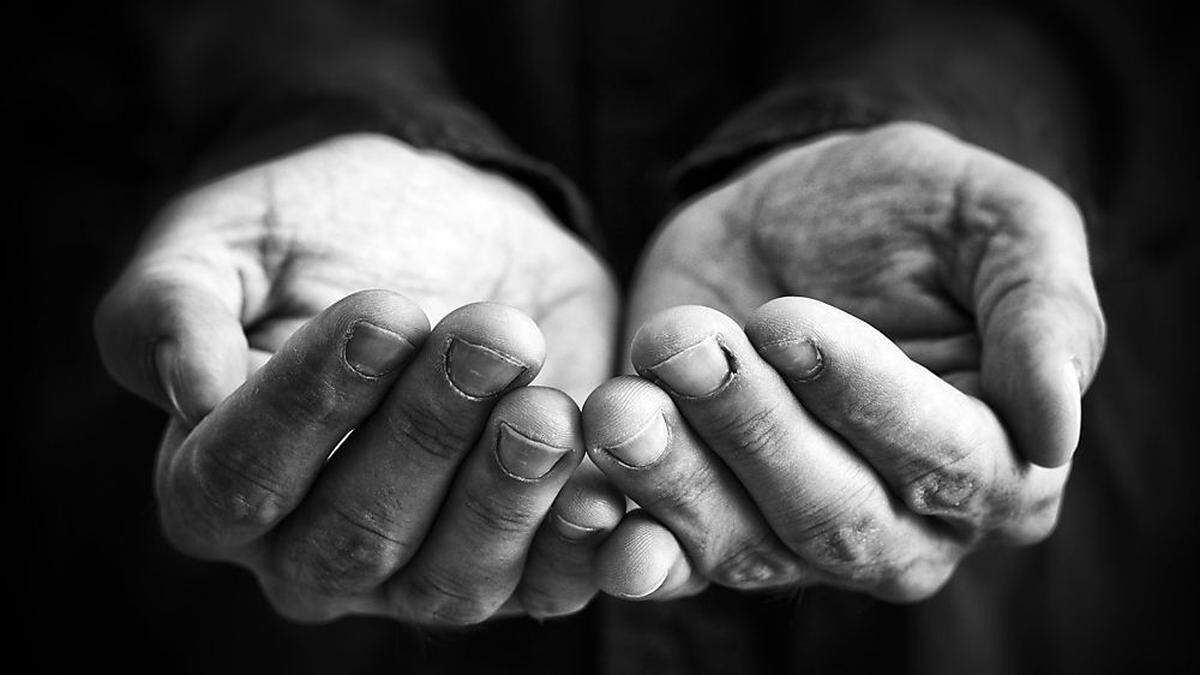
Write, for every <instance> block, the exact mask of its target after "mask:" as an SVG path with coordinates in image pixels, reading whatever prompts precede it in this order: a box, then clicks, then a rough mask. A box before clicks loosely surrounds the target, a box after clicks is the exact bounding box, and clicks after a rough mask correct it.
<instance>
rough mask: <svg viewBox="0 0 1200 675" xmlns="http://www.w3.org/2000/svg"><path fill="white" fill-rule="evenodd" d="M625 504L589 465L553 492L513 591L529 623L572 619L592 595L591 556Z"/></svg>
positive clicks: (591, 465) (592, 572)
mask: <svg viewBox="0 0 1200 675" xmlns="http://www.w3.org/2000/svg"><path fill="white" fill-rule="evenodd" d="M624 514H625V498H624V497H623V496H622V495H621V493H620V492H617V490H616V489H615V488H614V487H613V486H612V484H611V483H609V482H608V481H607V480H606V479H605V478H604V474H602V473H600V471H599V470H598V469H597V468H596V467H595V466H594V465H593V464H592V463H591V462H589V461H587V460H586V459H585V460H584V462H583V464H582V465H581V466H580V467H579V468H578V469H577V470H576V471H575V473H574V474H573V475H572V476H571V478H570V480H568V481H567V484H566V486H565V487H563V489H562V491H561V492H559V494H558V497H557V498H555V500H554V505H553V506H552V507H551V508H550V514H549V515H548V516H547V517H546V520H545V521H544V522H543V523H542V525H541V527H540V528H539V529H538V533H537V536H536V537H535V538H534V540H533V546H532V547H531V548H530V550H529V558H528V559H527V560H526V561H525V572H524V574H523V576H522V577H521V583H520V585H519V586H517V592H516V597H517V598H519V600H520V606H521V607H523V608H524V609H525V611H526V612H527V613H528V614H529V615H530V616H533V617H534V618H547V617H552V616H562V615H565V614H573V613H575V612H577V611H579V610H581V609H583V608H584V607H585V606H586V605H587V603H588V601H590V600H591V599H592V596H594V595H595V594H596V591H597V586H596V570H595V557H596V550H597V549H598V548H599V546H600V544H601V542H603V541H604V539H605V537H607V536H608V534H609V533H610V532H612V530H613V529H614V528H615V527H616V526H617V524H618V523H620V522H621V517H622V516H623V515H624Z"/></svg>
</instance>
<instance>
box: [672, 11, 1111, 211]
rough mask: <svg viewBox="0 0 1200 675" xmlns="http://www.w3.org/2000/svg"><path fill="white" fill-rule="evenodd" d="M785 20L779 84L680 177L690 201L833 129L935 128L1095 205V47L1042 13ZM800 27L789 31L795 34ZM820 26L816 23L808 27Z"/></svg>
mask: <svg viewBox="0 0 1200 675" xmlns="http://www.w3.org/2000/svg"><path fill="white" fill-rule="evenodd" d="M837 6H838V8H837V9H834V10H831V11H830V13H829V14H828V15H826V16H823V17H820V18H819V19H814V20H813V21H811V22H809V24H803V22H804V20H805V18H804V17H801V16H796V17H790V18H788V17H781V18H782V19H783V20H782V22H781V23H782V24H783V25H781V26H780V31H781V32H782V33H783V36H782V37H781V40H780V41H781V42H786V41H787V33H788V32H789V31H792V32H794V33H795V34H798V35H803V36H804V38H803V39H794V40H793V41H792V42H793V43H794V44H796V47H795V48H791V49H790V50H788V49H785V52H789V53H787V56H788V57H790V58H788V59H787V60H786V66H785V67H784V68H783V69H782V71H783V73H782V76H781V77H780V78H779V80H778V83H777V85H776V86H775V87H774V88H773V89H771V90H770V91H768V92H767V93H766V94H765V95H763V96H761V98H759V99H757V100H755V101H753V102H751V103H750V104H749V105H748V106H746V107H745V108H743V109H742V110H741V111H740V112H738V113H736V114H735V115H734V116H733V117H732V119H730V120H729V121H728V122H727V123H725V124H724V125H722V126H721V127H720V128H718V129H717V130H716V132H715V133H713V134H712V135H711V136H710V137H709V138H708V139H707V140H706V141H704V142H703V143H702V144H701V146H700V147H699V148H697V149H696V150H695V151H693V152H692V153H691V154H690V155H689V156H688V157H687V158H686V159H685V160H684V162H683V163H682V164H681V166H680V167H678V168H677V170H676V173H675V179H676V182H675V185H676V188H677V192H678V194H679V196H681V197H686V196H688V195H691V194H694V193H696V192H698V191H700V190H703V189H705V188H707V187H710V186H711V185H713V184H715V183H716V182H718V181H720V180H722V179H724V178H725V177H726V176H728V175H729V174H730V173H731V172H732V171H734V170H735V169H737V168H738V167H739V166H741V165H742V164H744V163H745V162H746V161H748V160H750V159H752V158H753V157H755V156H757V155H760V154H762V153H764V152H767V151H769V150H771V149H773V148H776V147H778V146H780V145H783V144H789V143H796V142H799V141H803V140H804V139H807V138H810V137H813V136H816V135H819V134H822V133H825V132H830V131H835V130H842V129H856V128H863V127H870V126H874V125H878V124H883V123H887V122H893V121H901V120H909V121H919V122H926V123H929V124H932V125H935V126H937V127H939V128H942V129H944V130H946V131H948V132H950V133H952V134H955V135H956V136H958V137H960V138H962V139H964V140H966V141H969V142H971V143H975V144H977V145H980V146H982V147H985V148H988V149H990V150H993V151H995V152H998V153H999V154H1001V155H1004V156H1006V157H1008V158H1009V159H1012V160H1013V161H1015V162H1017V163H1019V164H1022V165H1023V166H1026V167H1028V168H1030V169H1033V170H1035V171H1038V172H1039V173H1041V174H1042V175H1044V176H1046V177H1047V178H1049V179H1050V180H1052V181H1054V182H1055V183H1057V184H1058V185H1059V186H1061V187H1062V188H1064V189H1065V190H1067V191H1068V192H1069V193H1070V194H1072V196H1073V197H1075V198H1076V199H1077V200H1078V201H1080V203H1081V204H1085V205H1086V204H1089V203H1090V202H1091V200H1092V197H1093V196H1094V194H1095V193H1096V192H1097V190H1098V185H1099V184H1100V183H1101V182H1102V180H1103V177H1102V176H1100V175H1099V173H1100V171H1099V167H1100V166H1102V165H1104V164H1105V161H1101V159H1103V158H1102V157H1101V155H1103V154H1104V151H1105V148H1103V147H1099V146H1101V145H1102V143H1099V142H1098V141H1099V139H1098V137H1099V136H1102V135H1103V134H1102V132H1100V131H1099V130H1100V129H1102V128H1103V126H1104V125H1105V123H1106V119H1102V118H1104V115H1103V114H1100V113H1104V112H1107V111H1108V107H1106V106H1107V103H1104V102H1101V101H1100V100H1098V99H1101V98H1103V94H1102V93H1100V90H1101V89H1102V87H1101V86H1099V85H1097V84H1096V82H1095V78H1094V77H1093V73H1091V72H1090V70H1089V64H1091V61H1090V60H1089V59H1090V56H1089V55H1088V54H1087V45H1086V39H1085V38H1084V37H1083V36H1079V35H1075V34H1074V33H1073V32H1072V30H1071V26H1070V25H1069V22H1066V21H1064V20H1063V18H1064V17H1062V16H1060V15H1056V14H1053V13H1050V12H1045V11H1044V10H1032V9H1029V8H1011V7H1010V8H1002V7H999V6H996V5H994V4H984V3H980V2H969V1H965V0H964V1H960V2H946V3H936V2H923V3H917V2H886V3H871V2H855V1H854V0H842V1H841V2H839V3H837ZM789 21H791V22H792V25H790V26H789V25H788V22H789ZM810 24H815V25H810Z"/></svg>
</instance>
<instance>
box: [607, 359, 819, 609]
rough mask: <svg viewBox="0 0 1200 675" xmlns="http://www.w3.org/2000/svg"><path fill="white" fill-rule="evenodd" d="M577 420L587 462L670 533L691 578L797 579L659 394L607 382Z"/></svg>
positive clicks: (750, 509) (632, 381)
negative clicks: (684, 557) (697, 575)
mask: <svg viewBox="0 0 1200 675" xmlns="http://www.w3.org/2000/svg"><path fill="white" fill-rule="evenodd" d="M583 419H584V438H585V439H586V443H587V448H588V453H589V455H590V456H591V457H592V459H593V461H595V463H596V465H597V466H599V467H600V468H601V469H602V470H603V471H604V472H605V473H606V474H608V476H609V477H610V479H611V480H612V481H613V483H614V484H616V486H617V487H618V488H619V489H620V490H621V491H622V492H624V493H625V494H627V495H629V497H630V498H632V499H633V500H634V501H635V502H637V503H638V504H639V505H640V506H642V507H643V508H644V509H646V510H647V511H648V512H649V513H650V514H652V515H653V516H654V517H655V519H656V520H658V521H659V522H660V523H662V524H663V525H665V526H667V528H668V529H670V530H671V532H672V534H674V536H675V538H676V539H677V540H678V541H679V542H680V543H681V544H682V545H683V547H684V549H685V550H686V551H687V553H688V555H689V557H690V559H691V561H692V563H693V564H694V565H695V567H696V570H697V572H699V573H700V574H703V575H704V576H705V577H706V578H708V579H710V580H712V581H715V582H717V583H719V584H722V585H725V586H731V587H734V588H762V587H767V586H775V585H782V584H792V583H796V582H798V581H800V580H801V578H802V572H803V567H804V566H803V565H802V564H801V562H800V561H799V559H797V557H796V556H795V555H794V554H793V553H792V552H791V551H789V550H788V549H787V547H786V546H784V545H783V543H782V542H780V541H779V538H778V537H776V536H775V534H774V532H772V531H771V528H770V526H768V525H767V523H766V521H764V520H763V517H762V515H761V514H760V513H759V511H758V507H757V506H756V505H755V504H754V501H753V500H752V499H751V498H750V496H749V495H748V494H747V493H746V491H745V490H744V489H743V488H742V486H741V484H740V483H738V481H737V478H736V477H735V476H734V475H733V474H732V473H731V472H730V471H729V469H728V468H727V467H726V466H725V464H724V463H723V462H722V461H721V460H720V458H718V457H717V456H716V455H715V454H713V453H712V451H710V450H708V448H706V447H704V444H703V443H702V442H701V441H699V440H698V439H697V438H696V437H695V436H694V435H693V433H692V432H691V430H690V429H689V428H688V425H687V424H686V423H685V422H684V420H683V417H682V416H681V415H680V414H679V411H678V410H677V409H676V408H675V404H674V403H672V402H671V399H670V397H669V396H667V395H666V394H665V393H664V392H663V391H662V390H661V389H659V388H658V387H656V386H654V385H653V384H651V383H650V382H648V381H646V380H644V379H642V378H640V377H619V378H616V379H613V380H609V381H608V382H606V383H604V384H603V385H601V386H600V387H599V388H598V389H597V390H596V391H595V392H594V393H593V394H592V395H591V396H590V397H589V398H588V400H587V403H586V404H585V405H584V410H583Z"/></svg>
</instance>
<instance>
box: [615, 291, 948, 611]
mask: <svg viewBox="0 0 1200 675" xmlns="http://www.w3.org/2000/svg"><path fill="white" fill-rule="evenodd" d="M632 357H633V364H634V367H635V368H637V370H638V372H639V373H641V374H642V375H643V376H645V377H648V378H654V379H655V380H657V381H658V382H659V383H661V384H660V386H663V387H664V388H665V389H666V390H667V391H668V392H669V393H670V394H671V397H672V399H673V400H674V402H675V405H676V406H678V407H679V409H680V411H681V412H682V413H683V414H684V417H685V418H686V419H687V421H688V424H689V425H691V427H692V428H693V429H694V430H695V431H696V434H697V436H699V437H700V438H701V439H702V440H703V441H704V442H705V443H706V444H707V445H708V447H709V448H710V449H712V450H713V451H714V452H715V453H716V454H717V455H718V456H720V458H721V459H722V460H723V461H724V462H725V464H726V465H728V466H729V467H730V469H732V471H733V473H734V474H735V475H736V476H737V477H738V479H739V480H740V482H741V484H742V485H743V486H744V487H745V488H746V490H747V492H749V494H750V495H751V497H752V498H753V499H754V501H755V503H756V504H757V505H758V507H759V509H760V511H761V512H762V513H763V515H764V516H765V518H766V520H767V522H768V523H769V524H770V525H771V527H772V529H773V530H774V531H775V533H776V534H777V535H778V536H779V537H780V539H781V540H782V541H783V542H784V543H785V544H786V545H788V547H789V548H790V549H791V550H792V551H794V552H795V553H797V554H798V555H799V556H800V557H801V558H803V559H804V560H805V561H807V562H808V563H810V564H811V565H813V566H814V567H816V568H817V569H818V570H819V571H822V572H824V573H825V574H824V576H825V577H827V578H829V579H832V580H833V581H835V582H836V583H838V584H840V585H842V586H847V587H851V588H861V589H864V590H870V591H871V592H873V593H876V594H878V595H881V596H884V597H889V598H894V599H912V598H916V597H925V596H927V595H928V594H929V593H932V592H933V590H935V589H936V588H937V587H939V586H940V585H941V583H943V582H944V581H945V579H946V578H947V576H948V574H949V572H950V570H951V569H952V565H953V563H954V562H955V561H956V560H957V557H958V556H959V555H960V546H959V545H958V544H957V543H956V542H954V541H952V540H950V539H949V538H947V537H945V536H944V535H943V534H941V533H939V532H937V531H935V530H934V529H933V528H931V527H930V524H929V523H927V522H926V521H925V520H923V519H921V518H920V517H918V516H916V515H915V514H912V513H910V512H908V510H907V509H906V508H905V507H904V506H903V505H902V504H899V503H897V502H895V501H894V500H893V499H891V497H890V495H889V494H888V492H887V490H886V489H885V487H884V486H883V485H882V484H881V483H880V481H879V479H878V478H877V476H876V475H875V473H874V471H873V470H872V469H871V467H870V465H868V464H867V463H866V461H865V460H863V459H862V458H861V457H859V456H858V455H857V454H856V453H855V452H854V451H853V450H851V449H850V448H848V447H847V446H846V445H845V443H844V442H842V441H841V440H840V439H839V438H837V437H836V436H835V435H834V434H832V433H831V432H830V431H829V430H828V429H826V428H825V427H824V426H822V425H821V424H820V423H818V422H817V421H816V420H814V419H813V418H812V416H811V415H810V414H809V413H808V412H806V411H805V410H804V409H803V408H802V407H801V406H800V404H799V403H798V402H797V401H796V399H795V397H794V396H793V394H792V392H791V391H790V390H789V389H788V388H787V385H786V384H785V383H784V382H783V380H782V379H781V378H780V377H779V374H778V373H776V372H775V370H774V369H772V368H771V367H770V366H769V365H768V364H767V363H765V362H764V361H763V360H762V358H761V357H759V356H758V354H757V353H756V352H755V351H754V348H753V347H752V346H751V345H750V343H749V341H748V340H747V339H746V336H745V334H744V333H743V332H742V330H741V328H740V327H739V326H738V325H737V324H735V323H734V322H733V321H732V320H731V319H730V318H729V317H727V316H725V315H723V314H721V313H719V312H717V311H715V310H711V309H708V308H705V307H695V306H684V307H676V308H674V309H671V310H667V311H665V312H662V313H660V314H658V315H656V316H655V317H653V318H651V319H650V320H649V321H648V322H647V323H646V324H644V325H643V326H642V327H641V328H640V329H639V330H638V332H637V335H636V336H635V337H634V341H633V347H632Z"/></svg>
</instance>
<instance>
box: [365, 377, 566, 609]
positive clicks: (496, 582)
mask: <svg viewBox="0 0 1200 675" xmlns="http://www.w3.org/2000/svg"><path fill="white" fill-rule="evenodd" d="M582 458H583V442H582V438H581V432H580V428H579V408H578V407H576V406H575V403H574V401H572V400H571V399H570V397H568V396H567V395H566V394H564V393H562V392H560V391H558V390H555V389H548V388H543V387H525V388H522V389H518V390H516V391H514V392H512V393H510V394H508V395H507V396H505V397H504V399H503V400H502V401H501V402H500V403H499V404H498V405H497V406H496V410H495V412H494V413H493V414H492V418H491V419H490V420H489V421H488V426H487V429H486V431H485V432H484V434H483V436H482V438H481V439H480V442H479V445H478V446H477V447H476V449H475V451H474V452H473V453H472V454H471V456H470V458H468V460H467V461H466V463H465V464H464V466H463V467H462V471H461V472H460V474H459V476H458V477H457V478H456V479H455V482H454V486H453V488H452V490H451V492H450V494H449V495H448V496H447V498H446V501H445V504H444V506H443V508H442V511H441V513H439V514H438V519H437V522H436V524H435V525H434V527H433V529H432V530H431V531H430V533H429V535H428V537H427V538H426V539H425V541H424V542H423V543H422V545H421V550H420V551H419V552H418V553H417V555H416V556H415V557H414V558H413V559H412V561H411V562H410V563H409V564H408V565H407V566H406V567H405V568H404V569H403V570H401V571H400V573H399V574H397V575H396V577H395V578H393V579H392V580H391V581H389V582H388V585H387V588H386V591H385V592H386V594H387V598H388V601H389V603H390V605H391V606H392V607H394V608H395V609H396V611H397V613H398V614H399V616H400V617H401V619H402V620H409V621H415V622H417V623H422V624H435V625H437V624H440V625H455V626H462V625H470V624H475V623H479V622H481V621H484V620H485V619H487V618H489V617H491V616H492V614H494V613H495V612H496V610H497V609H499V608H500V606H501V605H503V604H504V601H505V600H507V599H508V598H509V596H511V595H512V593H513V591H514V590H515V589H516V586H517V583H518V582H519V581H520V578H521V571H522V569H523V567H524V563H525V558H526V554H527V552H528V550H529V546H530V544H532V542H533V538H534V535H535V533H536V532H537V529H538V526H539V525H540V524H541V522H542V520H543V519H544V518H545V516H546V513H547V512H548V511H549V510H550V505H551V504H552V503H553V502H554V498H555V497H556V496H557V495H558V492H559V490H560V489H561V488H562V486H563V485H564V484H565V483H566V481H567V479H568V478H569V477H570V475H571V472H572V471H574V469H575V467H576V466H577V465H578V464H579V461H580V460H581V459H582Z"/></svg>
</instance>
